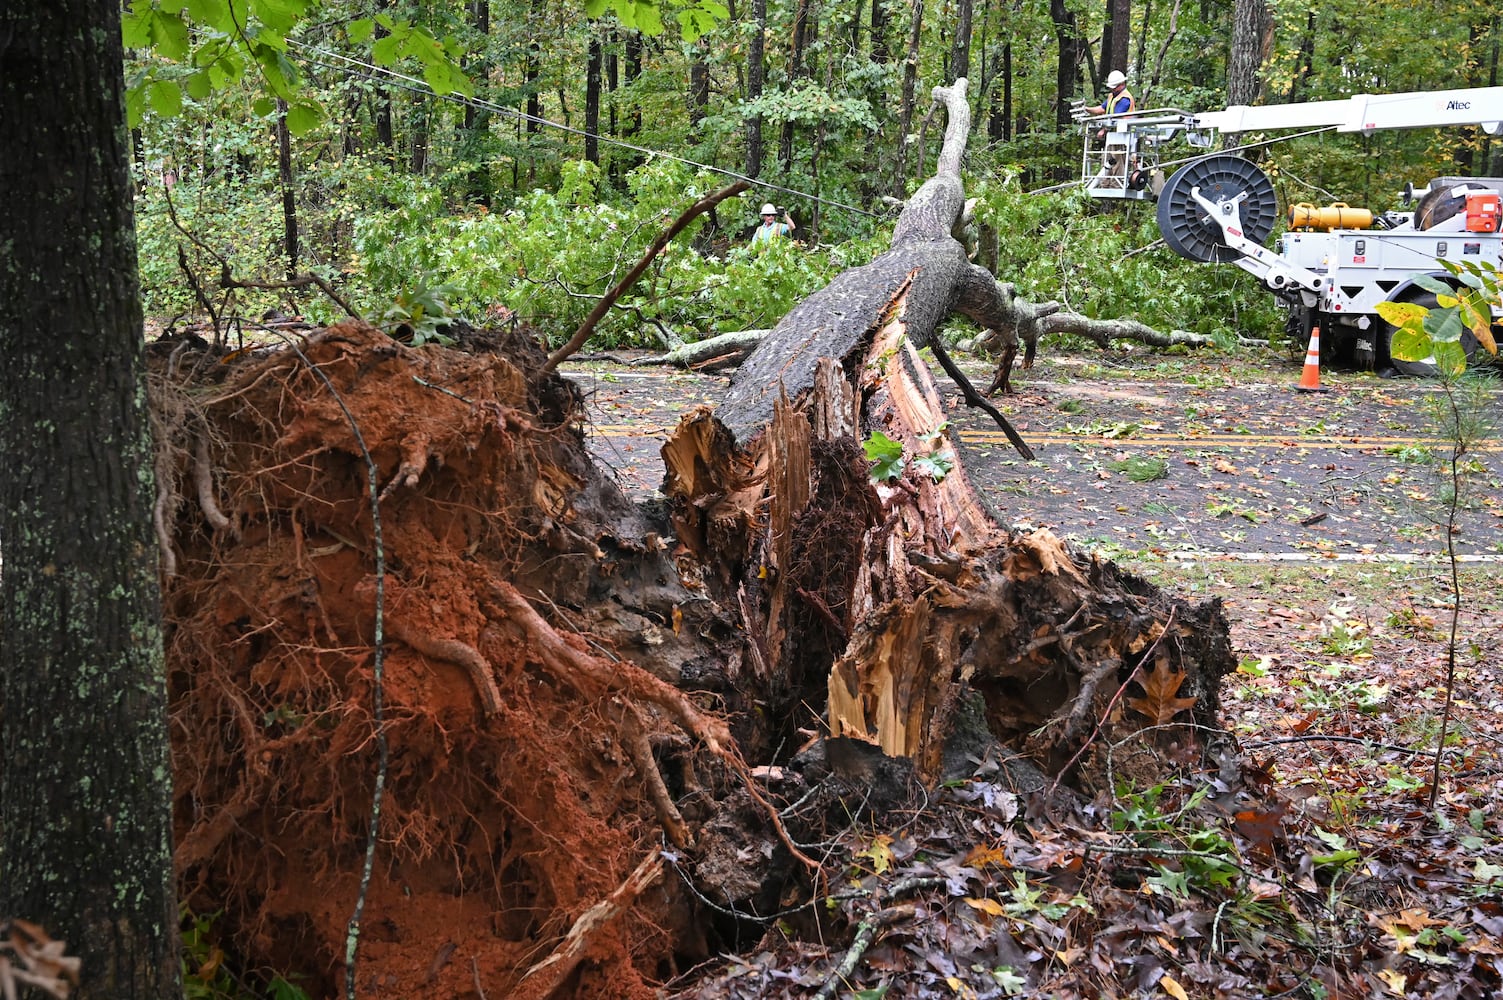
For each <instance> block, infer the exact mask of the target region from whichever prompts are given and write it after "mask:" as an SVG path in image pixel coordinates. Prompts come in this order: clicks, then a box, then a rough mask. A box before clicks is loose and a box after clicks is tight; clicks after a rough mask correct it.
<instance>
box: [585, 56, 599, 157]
mask: <svg viewBox="0 0 1503 1000" xmlns="http://www.w3.org/2000/svg"><path fill="white" fill-rule="evenodd" d="M601 63H602V53H601V45H600V39H598V38H595V37H593V36H592V37H591V38H590V48H589V55H588V56H586V57H585V105H584V116H585V125H584V127H585V145H584V155H585V159H586V160H589V161H590V162H591V163H593V164H595V165H597V166H598V165H599V164H600V138H599V135H600V71H601Z"/></svg>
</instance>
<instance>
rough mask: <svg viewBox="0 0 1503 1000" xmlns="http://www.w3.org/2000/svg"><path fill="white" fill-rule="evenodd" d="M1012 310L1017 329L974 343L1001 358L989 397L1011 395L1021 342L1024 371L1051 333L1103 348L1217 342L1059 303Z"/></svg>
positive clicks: (1015, 305)
mask: <svg viewBox="0 0 1503 1000" xmlns="http://www.w3.org/2000/svg"><path fill="white" fill-rule="evenodd" d="M1004 287H1010V286H1004ZM1012 308H1014V309H1015V310H1016V312H1017V315H1018V317H1019V319H1018V323H1017V325H1016V326H1015V327H1013V328H1012V329H1011V330H1007V329H989V330H987V331H986V332H985V333H983V334H982V335H981V336H980V337H977V338H976V339H975V340H974V341H972V346H973V347H974V348H981V349H984V350H986V351H988V352H989V353H992V354H996V355H998V356H999V357H998V361H997V374H996V377H994V378H993V379H992V384H991V385H990V386H988V387H987V389H986V393H985V395H988V396H990V395H991V394H992V393H994V392H996V391H997V390H998V389H1001V390H1002V392H1003V393H1004V394H1006V393H1010V392H1012V384H1011V381H1010V377H1011V374H1012V363H1013V359H1014V358H1015V357H1016V355H1017V349H1018V342H1019V341H1020V340H1021V341H1022V342H1023V343H1024V344H1025V345H1026V350H1025V353H1024V355H1023V367H1024V368H1025V369H1026V368H1030V367H1032V365H1033V354H1034V346H1035V345H1036V344H1037V343H1038V341H1039V338H1040V337H1044V336H1047V335H1048V334H1051V333H1073V334H1076V335H1078V336H1081V337H1087V338H1089V339H1091V340H1093V341H1095V342H1096V344H1097V345H1098V346H1100V347H1103V348H1104V347H1106V346H1107V345H1108V344H1109V343H1111V342H1112V341H1113V340H1136V341H1138V342H1140V343H1143V344H1147V345H1148V346H1150V347H1177V346H1181V345H1183V346H1186V347H1205V346H1207V345H1209V344H1212V343H1214V340H1213V338H1211V337H1207V336H1205V335H1203V334H1199V333H1190V332H1189V331H1187V330H1171V331H1170V332H1169V333H1164V332H1162V331H1160V330H1156V329H1154V328H1153V327H1151V326H1148V325H1147V324H1145V323H1139V322H1138V321H1137V320H1131V319H1091V318H1090V317H1089V316H1082V315H1080V314H1079V313H1073V312H1060V306H1059V304H1058V303H1056V302H1046V303H1044V304H1042V305H1033V304H1032V303H1027V302H1023V301H1022V300H1020V299H1016V298H1014V299H1013V306H1012Z"/></svg>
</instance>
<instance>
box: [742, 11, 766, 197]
mask: <svg viewBox="0 0 1503 1000" xmlns="http://www.w3.org/2000/svg"><path fill="white" fill-rule="evenodd" d="M752 26H753V31H752V36H751V44H750V45H749V46H748V47H747V53H746V100H747V103H750V104H755V103H756V102H757V101H759V100H761V99H762V80H763V74H764V73H765V67H764V66H763V62H764V60H765V51H764V50H765V47H766V44H767V0H752ZM761 172H762V115H761V114H760V113H759V114H754V115H749V116H747V119H746V176H748V177H756V176H757V175H758V174H760V173H761Z"/></svg>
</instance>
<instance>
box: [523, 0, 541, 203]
mask: <svg viewBox="0 0 1503 1000" xmlns="http://www.w3.org/2000/svg"><path fill="white" fill-rule="evenodd" d="M532 23H533V24H542V23H543V3H542V0H532ZM542 58H543V48H542V43H541V42H540V41H539V40H538V36H537V35H536V34H535V33H534V34H533V36H532V39H531V41H529V42H528V43H527V61H526V63H525V65H524V68H523V71H522V79H523V87H524V89H525V90H526V91H527V120H526V121H525V122H524V123H523V125H522V131H523V132H525V133H526V135H527V144H528V146H531V145H532V137H533V136H535V135H537V133H538V131H539V130H540V129H542V125H541V124H539V123H538V119H539V118H541V117H543V97H542V93H541V89H540V88H541V85H540V84H539V82H538V81H539V79H540V78H541V76H542V67H541V64H542ZM536 175H537V158H536V157H535V156H532V155H529V156H528V157H527V176H528V178H529V181H530V180H531V178H533V177H535V176H536Z"/></svg>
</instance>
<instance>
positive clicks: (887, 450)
mask: <svg viewBox="0 0 1503 1000" xmlns="http://www.w3.org/2000/svg"><path fill="white" fill-rule="evenodd" d="M861 450H862V451H864V452H865V453H866V460H867V461H868V462H871V463H872V468H871V472H870V476H871V480H872V482H874V483H888V482H892V481H893V480H894V479H897V478H898V477H899V476H901V475H902V474H903V466H904V464H905V462H904V460H903V442H901V441H895V440H893V439H892V438H890V437H888V436H887V435H886V434H883V433H882V432H881V431H872V433H871V436H870V437H868V438H867V439H866V440H865V441H863V442H861Z"/></svg>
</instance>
